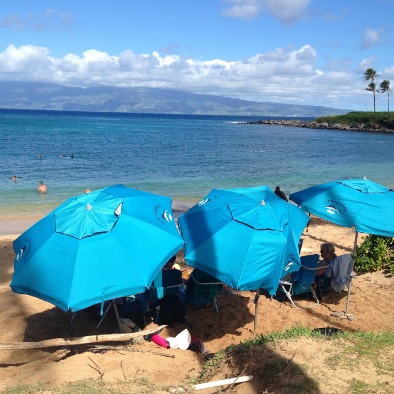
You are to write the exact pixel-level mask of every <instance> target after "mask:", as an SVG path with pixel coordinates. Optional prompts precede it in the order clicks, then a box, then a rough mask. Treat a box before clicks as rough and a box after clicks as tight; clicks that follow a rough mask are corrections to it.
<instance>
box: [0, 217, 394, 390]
mask: <svg viewBox="0 0 394 394" xmlns="http://www.w3.org/2000/svg"><path fill="white" fill-rule="evenodd" d="M15 238H16V236H12V235H10V236H7V235H3V236H0V253H1V254H0V264H1V266H0V297H1V301H2V302H1V305H2V307H1V309H0V317H1V325H0V342H15V341H20V342H22V341H40V340H44V339H51V338H63V337H64V338H70V337H71V338H72V337H80V336H84V335H92V334H106V333H113V332H115V330H116V323H115V319H114V318H112V316H108V317H107V319H106V320H105V321H104V323H103V325H102V326H101V327H100V328H99V329H96V328H95V323H96V321H95V320H93V319H92V317H91V316H90V315H87V314H86V313H84V312H80V313H78V314H77V316H76V318H75V319H74V323H75V324H74V325H71V315H70V314H67V313H65V312H63V311H61V310H59V309H57V308H55V307H53V306H52V305H51V304H49V303H47V302H44V301H41V300H38V299H36V298H33V297H30V296H27V295H18V294H14V293H12V291H11V290H10V287H9V283H10V280H11V277H12V273H13V259H14V252H13V249H12V241H13V240H14V239H15ZM303 238H304V244H303V248H302V253H301V254H311V253H319V250H320V249H319V248H320V244H321V243H322V242H333V243H334V244H335V246H336V249H337V254H343V253H350V252H351V251H352V248H353V242H354V232H352V231H351V230H349V229H346V228H342V227H338V226H335V225H332V224H329V223H326V222H324V221H321V220H319V219H316V218H313V219H312V221H311V224H310V226H309V228H308V229H307V230H306V231H305V232H304V236H303ZM361 241H362V235H361V236H360V237H359V242H361ZM179 259H180V258H179ZM253 298H254V294H253V293H251V292H233V293H229V292H223V293H221V294H220V295H219V298H218V304H219V314H218V315H216V313H215V311H214V309H213V308H208V309H199V310H192V309H187V316H186V317H187V323H188V325H176V326H174V327H167V328H165V329H164V330H163V331H162V332H161V335H162V336H164V337H167V336H174V335H176V334H178V333H179V332H180V331H182V330H183V329H184V328H188V330H189V331H190V332H191V334H192V335H195V336H197V337H199V338H201V340H202V341H203V342H204V345H205V349H206V350H208V351H210V352H217V351H218V350H220V349H223V348H225V347H227V346H229V345H233V344H239V343H241V342H242V341H245V340H247V339H250V338H252V337H253V324H254V308H255V305H254V303H253ZM392 299H393V278H392V276H391V275H389V274H387V273H385V272H377V273H371V274H364V275H359V276H357V277H356V278H355V279H354V280H353V286H352V294H351V301H350V312H351V313H352V314H353V315H354V316H355V319H354V320H353V321H349V320H340V319H338V318H335V317H332V316H331V313H332V312H334V311H341V310H344V309H345V304H346V296H345V294H344V296H343V297H341V298H340V297H333V295H328V296H326V297H325V300H324V303H323V304H321V305H318V306H311V307H310V308H304V309H294V308H292V307H291V305H289V303H287V302H282V303H280V302H278V301H275V300H270V299H267V298H265V297H260V305H259V311H258V326H257V332H256V334H268V333H271V332H274V331H281V330H285V329H288V328H291V327H294V326H299V325H302V326H305V327H310V328H320V327H328V326H331V327H338V328H341V329H343V330H352V331H353V330H354V331H370V332H380V331H385V330H390V329H393V327H394V313H393V309H392ZM300 304H302V306H309V305H313V302H312V301H300ZM150 326H153V323H152V324H150ZM317 346H319V345H317V342H313V341H311V340H310V339H302V340H301V339H300V340H297V341H296V342H294V341H293V342H292V341H290V342H289V343H282V345H281V346H280V347H279V348H278V347H275V346H274V345H272V346H271V345H270V346H267V347H266V348H265V349H264V352H263V353H261V354H259V355H256V357H258V360H260V367H261V368H262V366H263V364H264V362H263V361H264V360H267V359H269V358H272V357H274V356H275V357H284V359H286V358H287V359H289V358H292V360H293V362H296V363H299V364H300V365H301V364H305V363H307V364H309V365H310V367H311V368H312V367H313V365H314V364H318V363H319V359H320V358H321V354H322V353H321V349H319V348H317ZM326 346H327V348H326V349H325V351H326V352H330V351H335V349H330V348H329V347H330V346H333V345H330V344H327V345H326ZM132 348H133V350H134V351H126V350H124V351H116V350H109V351H106V352H102V353H97V352H92V351H90V350H88V349H87V348H83V347H75V348H72V349H68V350H64V349H63V350H61V349H54V348H52V349H41V350H17V351H15V350H13V351H11V350H0V365H1V369H0V390H4V389H5V388H6V387H11V386H14V385H17V384H34V383H42V384H45V385H48V387H53V386H55V385H61V384H62V383H64V382H75V381H79V380H83V379H99V378H100V375H101V379H103V380H104V381H105V382H122V381H123V382H124V381H126V380H133V379H134V380H135V379H138V378H141V379H142V378H143V379H147V381H150V382H154V383H155V384H157V385H173V386H175V387H177V386H178V387H179V386H180V385H182V384H183V383H185V382H187V381H188V380H189V379H190V378H193V377H196V376H197V375H198V373H199V371H200V369H201V365H202V363H203V361H204V360H203V356H202V355H201V354H198V353H195V352H192V351H188V350H186V351H183V350H176V349H168V350H167V349H164V348H161V347H159V346H157V345H156V344H154V343H152V342H144V341H143V342H142V343H141V344H138V345H137V344H136V345H133V346H132ZM137 350H138V351H137ZM168 356H170V357H168ZM249 361H250V360H249ZM322 362H323V361H322ZM240 364H242V365H239V366H233V367H234V368H233V370H232V371H228V370H223V371H220V372H219V373H218V375H217V376H215V379H223V378H225V377H228V376H226V374H228V373H234V371H238V373H241V372H244V374H249V373H248V371H246V370H245V371H243V369H244V366H245V365H247V364H248V363H247V361H245V360H243V361H242V362H240ZM255 368H258V366H257V367H256V366H255ZM310 373H311V374H312V375H313V371H312V372H310ZM327 373H328V372H327ZM368 373H371V370H369V372H368ZM343 374H345V375H346V377H345V376H341V371H336V373H335V379H337V380H338V381H337V382H336V383H335V384H336V386H335V389H334V388H333V387H332V386H327V387H325V386H324V384H323V385H322V386H320V387H319V388H316V392H320V393H332V392H339V393H340V392H343V391H341V389H343V390H345V389H346V385H345V383H344V381H348V380H350V379H352V376H348V374H349V372H348V371H347V372H343ZM354 374H355V375H354V377H353V378H355V379H356V378H357V376H358V375H359V376H363V377H364V378H365V371H362V370H357V371H354ZM357 374H358V375H357ZM373 378H374V377H371V379H373ZM380 378H382V377H380ZM383 378H385V379H386V381H387V380H388V381H389V384H394V383H393V378H392V377H391V380H390V378H387V377H383ZM331 380H332V378H331ZM393 387H394V386H393ZM235 390H236V392H238V393H258V392H266V393H268V392H275V390H274V389H272V390H273V391H269V390H267V388H266V387H265V388H264V390H265V391H264V390H263V389H262V388H261V387H259V380H258V373H257V375H256V371H255V379H254V381H253V382H251V383H244V384H242V385H239V386H237V388H236V389H235ZM312 391H313V390H312ZM130 392H131V391H130ZM202 392H213V391H209V390H208V391H202Z"/></svg>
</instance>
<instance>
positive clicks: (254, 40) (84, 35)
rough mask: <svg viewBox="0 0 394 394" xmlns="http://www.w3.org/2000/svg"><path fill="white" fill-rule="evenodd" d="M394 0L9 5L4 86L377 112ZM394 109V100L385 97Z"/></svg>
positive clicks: (389, 60) (2, 23)
mask: <svg viewBox="0 0 394 394" xmlns="http://www.w3.org/2000/svg"><path fill="white" fill-rule="evenodd" d="M393 16H394V0H370V1H366V0H330V1H328V0H165V1H164V0H144V1H141V0H111V1H107V0H67V1H64V0H63V1H59V0H0V80H1V81H9V80H13V81H38V82H51V83H59V84H62V85H69V86H100V85H107V86H138V87H140V86H144V87H161V88H169V89H181V90H185V91H189V92H194V93H201V94H213V95H220V96H226V97H234V98H239V99H244V100H252V101H261V102H279V103H288V104H306V105H323V106H330V107H337V108H343V109H351V110H368V111H369V110H373V95H372V93H371V92H368V91H366V90H365V88H366V87H367V85H368V83H369V82H366V81H364V80H363V73H364V71H365V70H366V69H367V68H370V67H371V68H373V69H375V70H376V71H377V72H378V74H379V75H380V76H379V78H378V80H377V81H376V82H377V84H378V85H379V83H380V82H381V81H382V80H383V79H386V80H389V81H391V83H392V87H394V51H393V44H394V43H393V41H394V24H393ZM377 110H378V111H385V110H387V94H386V93H385V94H378V95H377Z"/></svg>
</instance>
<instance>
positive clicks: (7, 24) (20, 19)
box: [0, 8, 72, 32]
mask: <svg viewBox="0 0 394 394" xmlns="http://www.w3.org/2000/svg"><path fill="white" fill-rule="evenodd" d="M71 23H72V18H71V16H70V15H68V14H66V13H64V12H57V11H56V10H54V9H52V8H49V9H46V10H45V11H44V12H43V13H42V14H33V13H30V14H28V15H19V14H11V15H6V16H4V17H2V18H0V27H1V28H3V29H9V30H17V31H22V30H30V31H40V32H43V31H47V30H54V29H58V28H59V27H60V28H63V27H67V26H69V25H70V24H71Z"/></svg>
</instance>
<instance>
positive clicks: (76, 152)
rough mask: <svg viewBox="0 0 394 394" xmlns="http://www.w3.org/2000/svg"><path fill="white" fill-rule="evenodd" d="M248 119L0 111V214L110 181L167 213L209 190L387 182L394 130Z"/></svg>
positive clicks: (393, 181) (32, 210)
mask: <svg viewBox="0 0 394 394" xmlns="http://www.w3.org/2000/svg"><path fill="white" fill-rule="evenodd" d="M247 120H256V117H250V118H243V117H224V116H210V117H209V116H183V115H152V114H114V113H111V114H103V113H77V112H70V113H65V112H49V111H11V110H0V141H1V143H0V154H1V165H0V196H1V198H0V218H15V217H16V218H18V217H22V216H27V215H33V216H34V215H35V216H42V215H44V214H46V213H47V212H49V211H50V210H51V209H52V208H54V207H55V206H57V205H58V204H59V203H61V202H63V201H64V200H65V199H67V198H68V197H70V196H73V195H76V194H81V193H83V191H84V189H86V188H90V189H91V190H95V189H99V188H102V187H105V186H109V185H113V184H117V183H122V184H124V185H126V186H129V187H132V188H137V189H141V190H146V191H150V192H154V193H158V194H163V195H168V196H171V197H172V198H173V206H174V209H175V210H176V211H177V210H178V209H179V210H182V209H186V208H187V207H189V206H191V205H192V204H193V203H195V202H197V201H198V200H199V199H200V198H201V197H203V196H204V195H205V194H207V193H208V192H209V191H210V190H211V189H212V188H232V187H247V186H257V185H268V186H270V187H275V186H276V185H280V186H281V188H282V190H283V191H284V192H285V193H286V194H289V193H292V192H295V191H297V190H300V189H303V188H305V187H308V186H311V185H315V184H318V183H322V182H327V181H331V180H335V179H346V178H360V177H363V176H366V177H367V178H369V179H371V180H373V181H375V182H378V183H381V184H384V185H386V186H388V187H391V188H394V171H393V170H394V152H393V149H394V135H384V134H375V133H365V132H346V131H332V130H331V131H330V130H314V129H302V128H294V127H286V126H275V125H247V124H243V123H239V122H245V121H247ZM38 155H42V159H39V158H38ZM60 155H63V156H64V157H61V156H60ZM71 156H72V157H71ZM12 175H16V176H17V177H19V179H18V180H17V182H12V180H11V179H10V177H11V176H12ZM40 180H43V181H44V182H45V184H46V185H47V186H48V193H47V194H46V195H45V196H41V195H40V194H39V193H37V186H38V183H39V181H40Z"/></svg>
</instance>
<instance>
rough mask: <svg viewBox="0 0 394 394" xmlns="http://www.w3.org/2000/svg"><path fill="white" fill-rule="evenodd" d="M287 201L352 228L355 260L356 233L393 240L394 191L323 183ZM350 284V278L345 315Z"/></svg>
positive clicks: (357, 183) (361, 183) (358, 183)
mask: <svg viewBox="0 0 394 394" xmlns="http://www.w3.org/2000/svg"><path fill="white" fill-rule="evenodd" d="M289 198H290V200H292V201H294V202H295V203H296V204H297V205H299V206H300V207H301V208H302V210H304V211H305V212H309V213H311V214H313V215H316V216H318V217H320V218H322V219H325V220H328V221H329V222H332V223H335V224H338V225H340V226H343V227H354V228H355V229H356V234H355V239H354V249H353V257H354V259H356V258H357V237H358V233H359V232H362V233H367V234H374V235H382V236H386V237H394V191H393V190H391V189H389V188H387V187H386V186H383V185H380V184H378V183H375V182H373V181H370V180H368V179H365V178H364V179H347V180H339V181H334V182H328V183H323V184H321V185H316V186H312V187H309V188H307V189H304V190H300V191H298V192H296V193H292V194H290V196H289ZM351 283H352V277H351V276H350V278H349V286H348V294H347V301H346V311H345V314H346V315H348V312H349V302H350V292H351Z"/></svg>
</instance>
